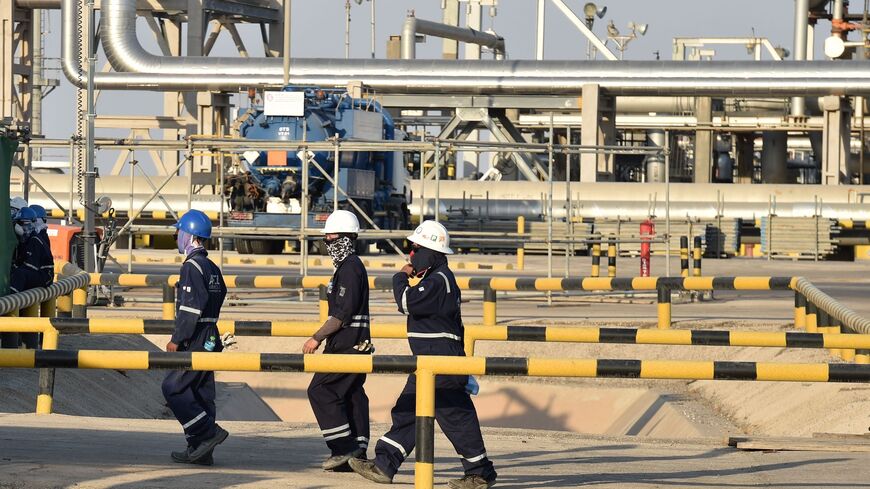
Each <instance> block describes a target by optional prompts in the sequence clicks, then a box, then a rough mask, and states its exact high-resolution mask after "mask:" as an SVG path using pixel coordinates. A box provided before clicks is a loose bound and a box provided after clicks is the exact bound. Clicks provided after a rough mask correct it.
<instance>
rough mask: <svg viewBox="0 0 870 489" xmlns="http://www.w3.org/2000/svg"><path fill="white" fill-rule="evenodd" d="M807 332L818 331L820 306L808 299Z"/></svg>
mask: <svg viewBox="0 0 870 489" xmlns="http://www.w3.org/2000/svg"><path fill="white" fill-rule="evenodd" d="M806 323H807V333H818V332H819V323H818V308H816V305H815V304H813V303H812V302H809V301H807V320H806Z"/></svg>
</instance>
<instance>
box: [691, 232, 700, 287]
mask: <svg viewBox="0 0 870 489" xmlns="http://www.w3.org/2000/svg"><path fill="white" fill-rule="evenodd" d="M693 244H694V246H693V247H692V276H693V277H700V276H701V237H700V236H695V239H694V243H693Z"/></svg>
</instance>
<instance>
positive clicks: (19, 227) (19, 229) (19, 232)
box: [15, 221, 33, 241]
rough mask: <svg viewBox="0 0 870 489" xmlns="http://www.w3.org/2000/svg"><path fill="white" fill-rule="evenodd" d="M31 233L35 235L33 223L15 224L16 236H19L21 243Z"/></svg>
mask: <svg viewBox="0 0 870 489" xmlns="http://www.w3.org/2000/svg"><path fill="white" fill-rule="evenodd" d="M31 233H33V223H31V222H28V221H22V222H16V223H15V235H16V236H18V240H19V241H24V240H25V239H27V237H28V236H30V235H31Z"/></svg>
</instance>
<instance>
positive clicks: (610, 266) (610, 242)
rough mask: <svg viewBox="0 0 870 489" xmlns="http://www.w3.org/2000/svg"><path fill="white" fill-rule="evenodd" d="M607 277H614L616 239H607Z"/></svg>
mask: <svg viewBox="0 0 870 489" xmlns="http://www.w3.org/2000/svg"><path fill="white" fill-rule="evenodd" d="M607 276H608V277H615V276H616V238H614V237H613V236H611V237H609V238H607Z"/></svg>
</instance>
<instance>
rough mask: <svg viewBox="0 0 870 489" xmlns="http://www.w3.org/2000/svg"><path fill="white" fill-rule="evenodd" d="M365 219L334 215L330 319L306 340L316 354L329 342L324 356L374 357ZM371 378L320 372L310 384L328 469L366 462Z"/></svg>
mask: <svg viewBox="0 0 870 489" xmlns="http://www.w3.org/2000/svg"><path fill="white" fill-rule="evenodd" d="M358 233H359V220H358V219H357V217H356V215H354V213H353V212H350V211H346V210H337V211H335V212H333V213H332V214H330V215H329V218H327V220H326V225H325V226H324V227H323V234H324V235H325V238H326V249H327V251H328V252H329V256H330V257H331V258H332V264H333V266H335V273H334V274H333V276H332V280H331V281H330V282H329V285H328V286H327V300H328V303H329V317H328V318H327V319H326V321H325V322H324V323H323V326H321V328H320V329H319V330H318V331H317V332H316V333H314V335H313V336H312V337H311V338H309V339H308V341H306V342H305V344H304V345H303V347H302V352H303V353H306V354H311V353H314V352H316V351H317V349H318V348H319V347H320V344H321V343H322V342H323V341H326V347H325V348H324V349H323V352H324V353H341V354H354V355H360V354H363V355H370V354H371V353H372V351H373V350H374V348H373V347H372V342H371V333H370V330H369V324H370V320H369V279H368V275H367V274H366V269H365V266H364V265H363V263H362V260H360V259H359V257H358V256H357V255H356V254H354V249H355V247H356V244H355V241H356V238H357V235H358ZM365 381H366V375H365V374H338V373H335V374H332V373H316V374H314V377H313V378H312V379H311V384H310V385H309V386H308V400H309V402H310V403H311V409H312V411H314V417H315V418H317V424H318V425H319V426H320V432H321V434H322V435H323V439H324V441H325V442H326V446H327V447H329V450H330V451H331V455H330V456H329V457H328V458H327V459H326V460H324V461H323V464H322V467H323V470H331V471H338V472H349V471H350V470H351V469H350V467H349V466H348V465H347V463H348V460H350V459H352V458H365V456H366V450H367V449H368V445H369V398H368V397H367V396H366V391H365V389H364V388H363V384H365Z"/></svg>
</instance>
